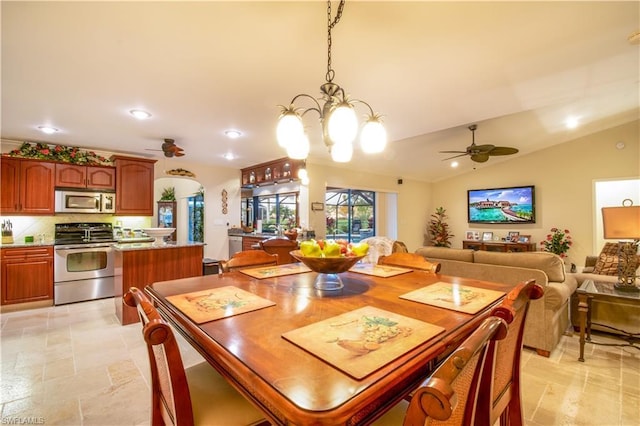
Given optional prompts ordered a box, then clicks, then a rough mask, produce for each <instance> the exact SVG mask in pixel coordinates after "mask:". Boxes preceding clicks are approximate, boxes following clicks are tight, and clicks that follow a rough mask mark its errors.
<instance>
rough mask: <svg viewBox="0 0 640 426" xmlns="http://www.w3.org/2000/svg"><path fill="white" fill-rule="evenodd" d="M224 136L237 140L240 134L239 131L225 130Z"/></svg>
mask: <svg viewBox="0 0 640 426" xmlns="http://www.w3.org/2000/svg"><path fill="white" fill-rule="evenodd" d="M224 134H225V135H226V136H227V137H228V138H229V139H238V138H239V137H240V136H242V132H241V131H240V130H225V131H224Z"/></svg>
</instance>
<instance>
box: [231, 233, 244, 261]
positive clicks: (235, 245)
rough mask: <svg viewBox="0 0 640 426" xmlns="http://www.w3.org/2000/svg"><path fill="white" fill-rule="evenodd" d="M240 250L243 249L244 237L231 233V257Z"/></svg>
mask: <svg viewBox="0 0 640 426" xmlns="http://www.w3.org/2000/svg"><path fill="white" fill-rule="evenodd" d="M239 251H242V237H241V236H236V235H229V259H231V257H232V256H233V255H234V254H236V253H237V252H239Z"/></svg>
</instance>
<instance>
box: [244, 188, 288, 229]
mask: <svg viewBox="0 0 640 426" xmlns="http://www.w3.org/2000/svg"><path fill="white" fill-rule="evenodd" d="M254 200H256V201H257V203H258V206H257V215H256V217H255V219H256V220H262V232H263V233H265V234H268V233H273V234H276V233H277V231H278V227H280V230H281V231H285V230H287V229H291V228H295V227H297V226H298V193H297V192H292V193H285V194H273V195H261V196H258V197H254Z"/></svg>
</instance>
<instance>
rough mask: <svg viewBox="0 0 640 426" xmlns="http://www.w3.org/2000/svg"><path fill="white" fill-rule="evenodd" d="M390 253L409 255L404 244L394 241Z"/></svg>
mask: <svg viewBox="0 0 640 426" xmlns="http://www.w3.org/2000/svg"><path fill="white" fill-rule="evenodd" d="M391 253H409V249H408V248H407V245H406V244H405V243H403V242H402V241H397V240H396V241H394V242H393V245H392V246H391Z"/></svg>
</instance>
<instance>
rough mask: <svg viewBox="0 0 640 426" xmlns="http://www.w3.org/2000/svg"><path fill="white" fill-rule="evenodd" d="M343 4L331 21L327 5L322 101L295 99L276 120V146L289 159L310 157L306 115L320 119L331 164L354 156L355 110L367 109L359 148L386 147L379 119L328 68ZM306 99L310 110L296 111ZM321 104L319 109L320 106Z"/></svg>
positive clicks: (372, 149) (356, 123) (381, 148)
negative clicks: (325, 64)
mask: <svg viewBox="0 0 640 426" xmlns="http://www.w3.org/2000/svg"><path fill="white" fill-rule="evenodd" d="M344 3H345V0H341V1H340V5H339V6H338V11H337V13H336V16H335V18H334V19H333V21H332V19H331V0H329V1H327V34H328V35H327V73H326V75H325V79H326V82H325V83H324V84H323V85H322V86H320V91H321V92H322V97H321V98H319V99H316V98H314V97H313V96H311V95H307V94H304V93H303V94H299V95H296V96H295V97H294V98H293V99H292V100H291V103H290V105H289V106H288V107H285V106H283V105H280V107H281V108H282V112H281V114H280V118H279V119H278V127H277V132H276V133H277V139H278V144H279V145H280V146H281V147H283V148H285V149H286V150H287V155H288V156H289V157H290V158H293V159H298V160H303V159H306V158H307V156H308V155H309V149H310V146H309V137H308V136H307V134H306V131H305V128H304V125H303V123H302V117H303V116H304V115H305V114H306V113H308V112H309V111H315V112H317V113H318V114H319V115H320V125H321V127H322V139H323V140H324V143H325V145H326V146H327V148H328V149H329V151H330V152H331V158H332V159H333V161H336V162H339V163H346V162H348V161H351V157H352V155H353V142H354V140H355V139H356V137H357V135H358V127H359V126H358V119H357V117H356V113H355V110H354V106H355V105H356V104H358V105H364V106H366V107H367V108H368V109H369V114H368V115H367V117H366V121H365V123H364V125H363V126H362V129H361V130H360V146H361V148H362V151H364V152H365V153H378V152H381V151H382V150H384V147H385V145H386V144H387V133H386V130H385V128H384V126H383V125H382V120H381V118H380V115H378V114H376V113H374V112H373V109H372V108H371V106H370V105H369V104H368V103H366V102H365V101H362V100H359V99H351V98H349V96H348V95H347V94H345V91H344V89H343V88H342V87H340V86H339V85H338V84H336V83H334V82H333V78H334V76H335V71H334V70H333V69H332V68H331V29H332V28H333V27H334V26H335V25H336V24H337V23H338V22H339V21H340V18H341V16H342V10H343V9H344ZM304 98H306V99H309V100H310V101H311V102H312V104H313V105H312V106H311V107H309V108H307V109H304V108H300V107H296V105H295V102H296V101H297V100H299V99H304ZM321 103H322V105H321Z"/></svg>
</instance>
